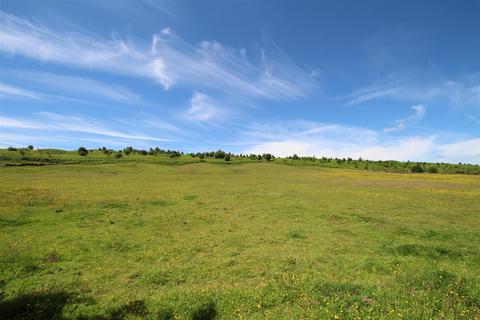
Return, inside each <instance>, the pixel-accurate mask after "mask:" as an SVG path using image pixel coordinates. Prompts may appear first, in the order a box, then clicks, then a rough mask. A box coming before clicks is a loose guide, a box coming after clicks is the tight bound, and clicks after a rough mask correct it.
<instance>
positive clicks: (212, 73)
mask: <svg viewBox="0 0 480 320" xmlns="http://www.w3.org/2000/svg"><path fill="white" fill-rule="evenodd" d="M272 50H276V49H275V48H272ZM0 51H3V52H5V53H8V54H13V55H17V54H18V55H22V56H25V57H28V58H31V59H36V60H41V61H45V62H51V63H57V64H63V65H69V66H74V67H78V68H85V69H89V70H97V71H102V72H108V73H113V74H120V75H126V76H133V77H141V78H147V79H152V80H154V81H156V82H158V83H159V84H161V85H162V86H163V87H164V89H166V90H167V89H169V88H170V87H172V86H175V85H191V86H194V87H198V88H209V89H210V90H214V91H220V92H222V93H224V94H235V95H240V96H245V97H254V98H265V99H271V100H279V99H297V98H301V97H304V96H306V95H307V94H308V93H309V92H310V91H311V90H312V89H313V88H315V86H316V85H317V84H316V81H315V80H314V79H313V77H312V76H311V75H310V73H309V72H307V71H304V70H302V69H301V68H300V67H298V66H297V65H295V64H294V63H293V62H292V61H291V60H289V59H288V57H287V56H286V55H284V54H283V53H282V52H280V51H278V50H276V52H275V59H269V56H268V55H267V54H266V53H265V51H264V52H263V54H262V55H261V61H260V62H258V63H254V62H253V60H252V59H250V58H249V57H248V55H247V53H246V50H244V49H240V50H236V49H231V48H227V47H225V46H223V45H221V44H220V43H218V42H215V41H202V42H200V43H198V44H189V43H187V42H185V41H183V40H182V39H181V38H180V37H178V36H177V35H175V34H174V32H173V31H172V30H171V29H168V28H166V29H163V30H162V32H159V33H158V34H154V35H153V39H152V42H151V44H147V43H133V42H132V41H130V40H119V39H115V38H112V39H104V38H101V37H95V36H92V35H86V34H82V33H78V32H70V33H65V32H57V31H54V30H51V29H49V28H48V27H46V26H43V25H40V24H37V23H33V22H31V21H29V20H26V19H24V18H21V17H18V16H15V15H11V14H8V13H5V12H1V13H0Z"/></svg>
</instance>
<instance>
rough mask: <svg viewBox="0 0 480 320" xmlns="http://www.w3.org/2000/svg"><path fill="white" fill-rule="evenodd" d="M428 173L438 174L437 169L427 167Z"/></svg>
mask: <svg viewBox="0 0 480 320" xmlns="http://www.w3.org/2000/svg"><path fill="white" fill-rule="evenodd" d="M427 171H428V172H429V173H438V169H437V167H434V166H432V167H429V168H428V170H427Z"/></svg>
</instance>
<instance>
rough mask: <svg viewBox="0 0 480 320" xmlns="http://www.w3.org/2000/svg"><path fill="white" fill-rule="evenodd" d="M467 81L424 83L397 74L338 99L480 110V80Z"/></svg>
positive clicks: (413, 77) (466, 78) (476, 78)
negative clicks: (445, 105) (404, 102)
mask: <svg viewBox="0 0 480 320" xmlns="http://www.w3.org/2000/svg"><path fill="white" fill-rule="evenodd" d="M464 80H465V81H458V80H457V81H452V80H445V79H443V80H430V81H426V80H424V81H420V80H418V79H416V77H415V75H409V74H405V73H404V74H393V75H390V76H388V77H385V78H384V79H381V80H379V81H378V82H376V83H374V84H373V85H370V86H366V87H363V88H360V89H357V90H355V91H353V92H352V93H350V94H348V95H345V96H341V97H339V98H337V99H338V100H340V101H344V103H345V105H357V104H361V103H365V102H369V101H372V100H377V99H395V100H399V101H409V102H412V101H415V102H421V103H426V102H432V101H434V102H436V101H441V102H443V103H447V104H449V105H452V106H454V107H462V106H476V107H479V106H480V78H479V76H478V75H477V76H470V77H465V79H464Z"/></svg>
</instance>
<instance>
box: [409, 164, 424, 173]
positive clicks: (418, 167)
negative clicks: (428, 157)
mask: <svg viewBox="0 0 480 320" xmlns="http://www.w3.org/2000/svg"><path fill="white" fill-rule="evenodd" d="M410 171H411V172H414V173H421V172H423V168H422V166H421V165H420V164H418V163H417V164H416V165H414V166H413V167H412V168H410Z"/></svg>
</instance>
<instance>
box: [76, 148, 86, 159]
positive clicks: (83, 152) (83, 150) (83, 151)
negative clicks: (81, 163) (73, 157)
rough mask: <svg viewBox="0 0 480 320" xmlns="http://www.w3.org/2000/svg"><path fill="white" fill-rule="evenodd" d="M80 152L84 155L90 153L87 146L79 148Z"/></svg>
mask: <svg viewBox="0 0 480 320" xmlns="http://www.w3.org/2000/svg"><path fill="white" fill-rule="evenodd" d="M78 154H79V155H80V156H82V157H83V156H86V155H87V154H88V150H87V148H85V147H80V148H78Z"/></svg>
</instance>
